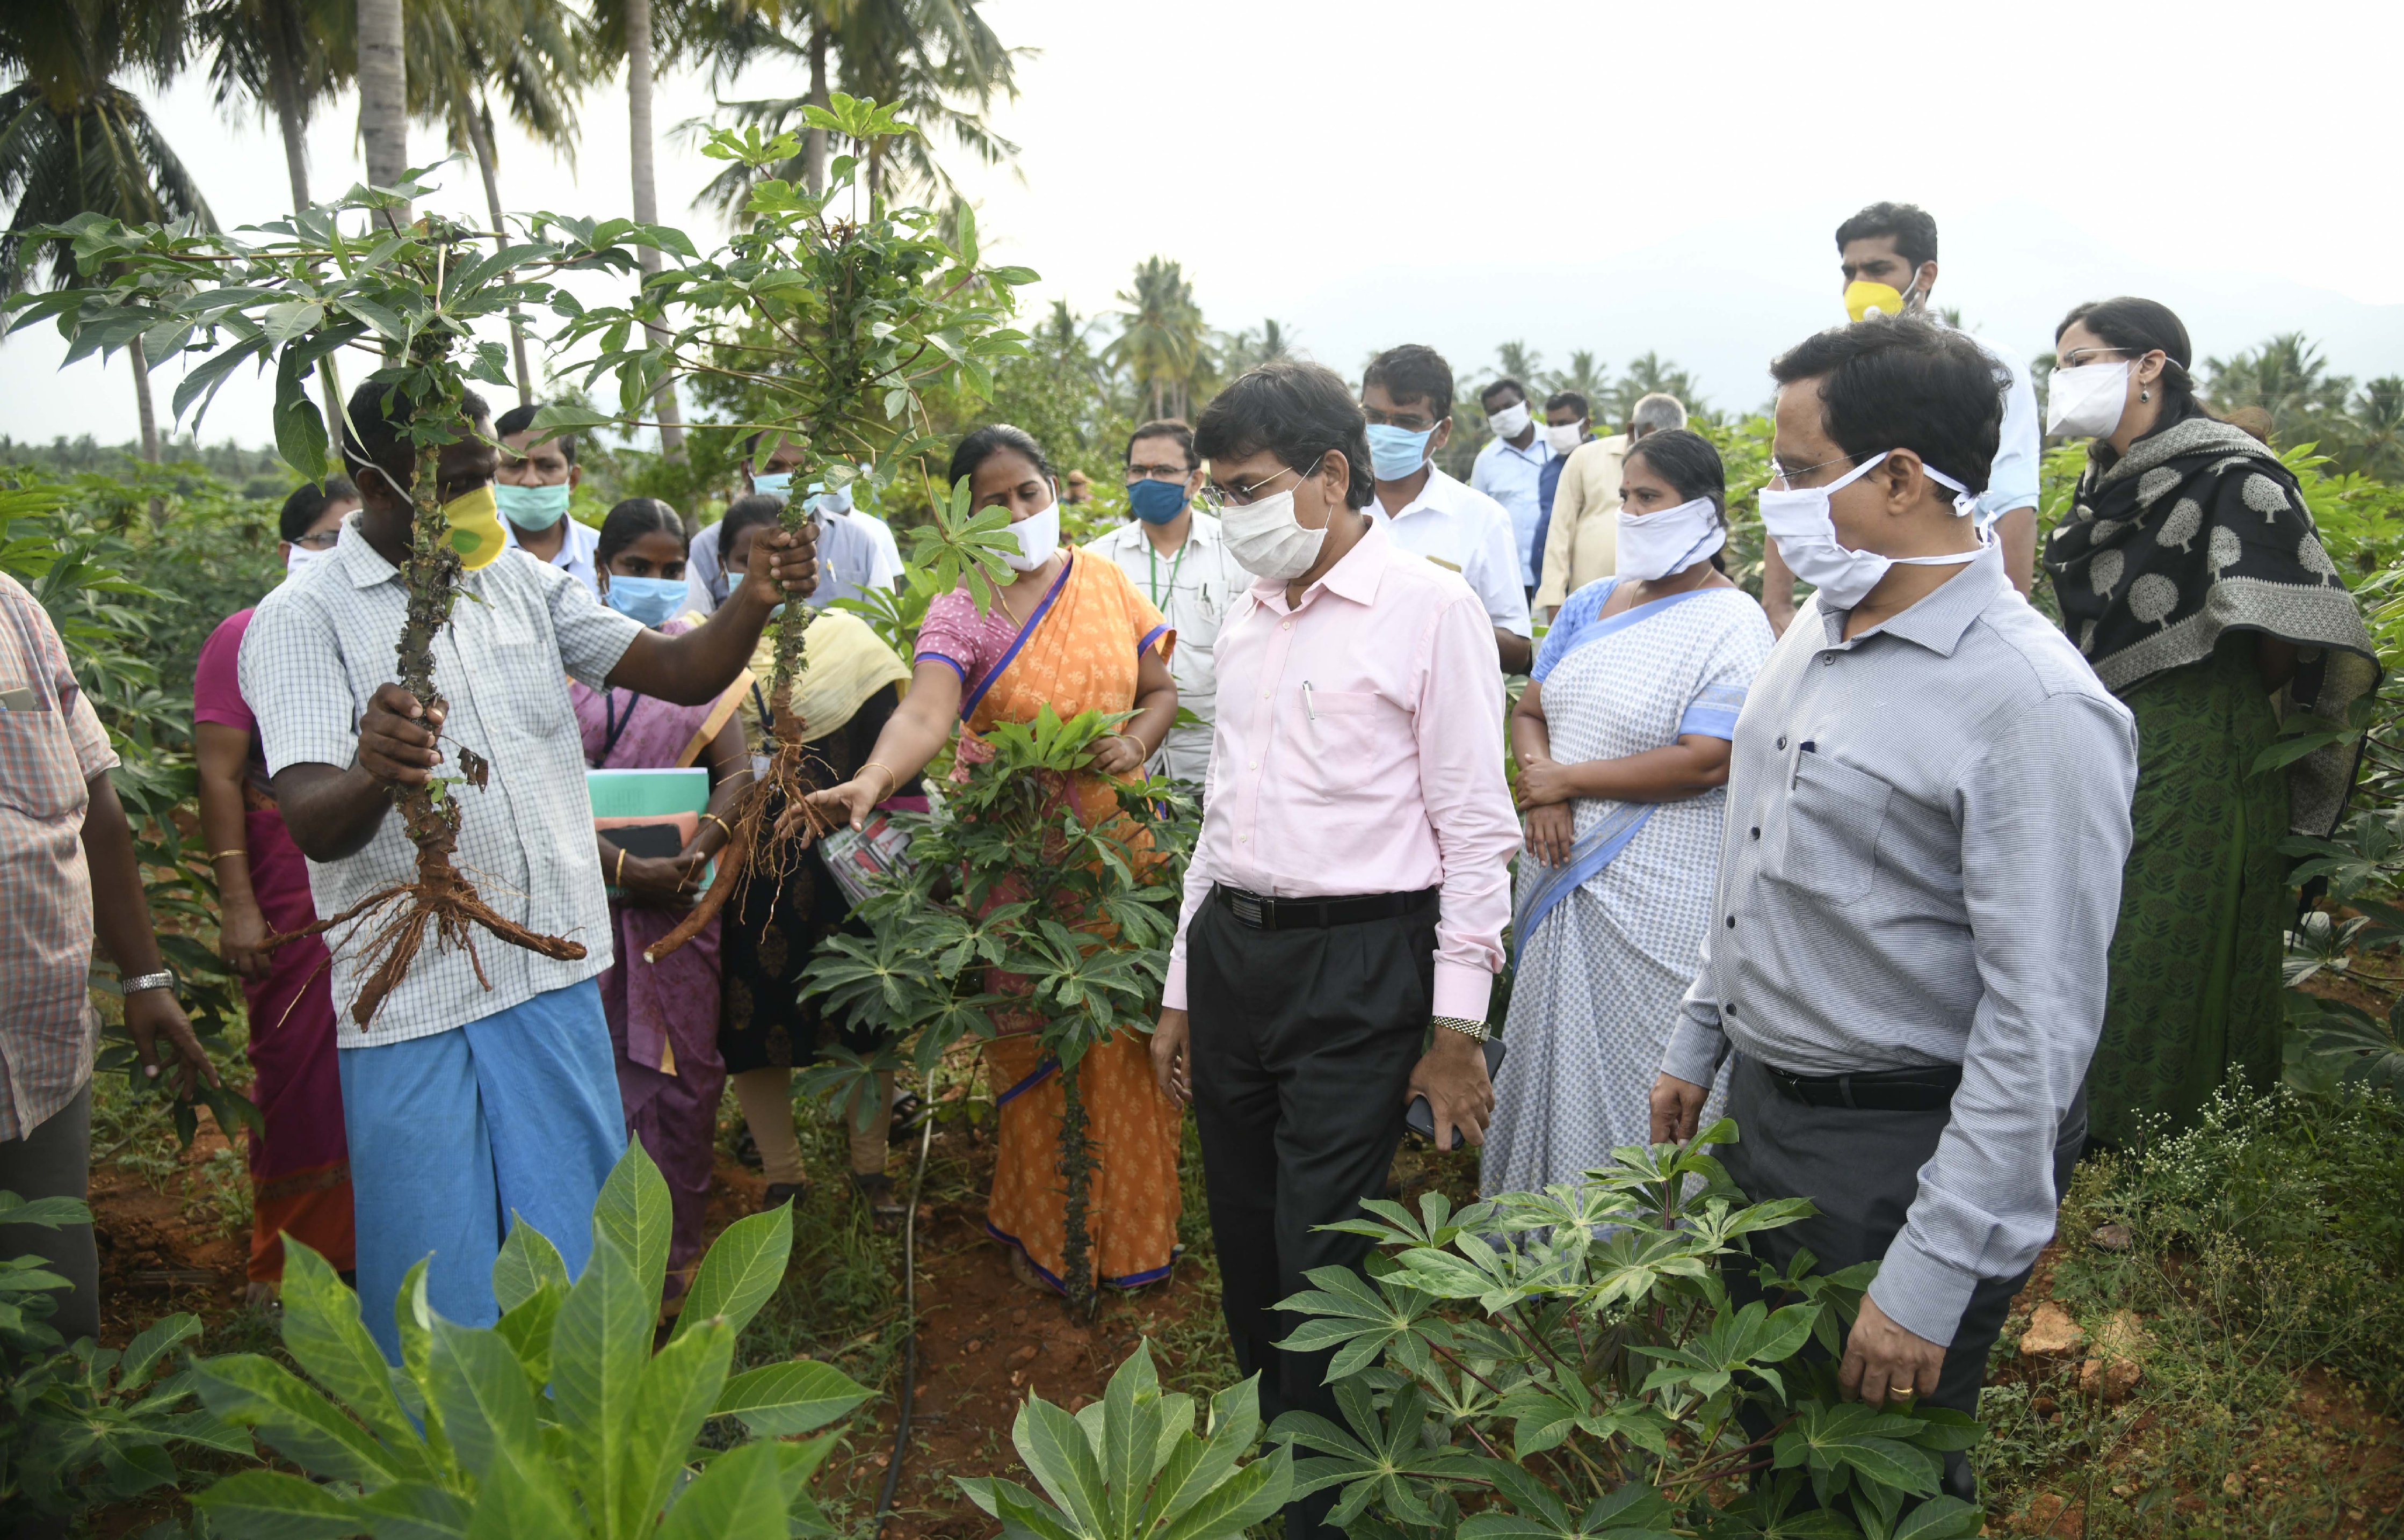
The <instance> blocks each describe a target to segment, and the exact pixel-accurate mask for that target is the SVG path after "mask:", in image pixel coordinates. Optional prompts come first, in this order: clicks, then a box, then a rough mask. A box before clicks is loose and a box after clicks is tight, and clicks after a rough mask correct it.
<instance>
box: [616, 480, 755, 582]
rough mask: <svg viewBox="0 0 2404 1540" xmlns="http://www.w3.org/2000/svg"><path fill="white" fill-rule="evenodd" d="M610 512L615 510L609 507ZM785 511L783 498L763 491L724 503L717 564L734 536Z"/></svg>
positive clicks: (723, 559)
mask: <svg viewBox="0 0 2404 1540" xmlns="http://www.w3.org/2000/svg"><path fill="white" fill-rule="evenodd" d="M610 511H611V512H612V514H614V513H615V512H616V511H617V510H616V509H614V508H613V509H611V510H610ZM784 511H785V500H784V499H783V498H781V497H771V496H769V495H768V494H767V493H764V492H753V493H744V494H743V495H742V496H740V497H738V498H736V499H735V500H734V502H732V503H729V504H727V505H726V517H725V518H723V519H721V520H719V521H718V565H719V567H720V570H723V569H724V568H725V566H726V563H727V562H728V561H729V560H731V559H732V558H733V557H734V537H735V536H736V535H738V534H742V533H743V532H744V531H745V530H748V529H749V528H751V527H752V526H753V525H755V524H773V523H776V520H777V518H778V516H779V515H781V514H782V513H783V512H784Z"/></svg>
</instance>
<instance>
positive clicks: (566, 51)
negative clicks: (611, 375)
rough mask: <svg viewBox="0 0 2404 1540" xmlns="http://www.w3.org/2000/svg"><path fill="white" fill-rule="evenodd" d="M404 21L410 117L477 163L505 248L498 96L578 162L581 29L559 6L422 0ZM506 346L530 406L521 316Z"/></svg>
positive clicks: (542, 138)
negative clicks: (433, 127)
mask: <svg viewBox="0 0 2404 1540" xmlns="http://www.w3.org/2000/svg"><path fill="white" fill-rule="evenodd" d="M406 21H407V24H408V29H409V30H408V57H409V106H410V112H411V114H412V116H413V117H415V118H419V119H421V120H424V121H431V122H436V123H440V125H441V126H442V130H443V132H444V135H445V137H446V138H447V139H448V141H449V143H450V145H451V147H452V148H453V149H454V150H461V151H465V152H467V153H468V154H471V155H473V156H474V157H475V160H476V169H477V171H478V172H480V173H482V176H483V181H484V206H485V208H486V209H487V210H488V211H489V212H490V214H491V215H492V221H493V233H494V241H495V243H496V245H505V244H507V243H508V237H507V234H506V232H505V231H504V229H503V228H502V214H501V184H500V157H499V152H498V150H497V149H496V147H495V143H494V134H493V105H492V98H493V94H494V93H495V92H496V91H497V92H498V93H499V94H500V96H501V98H502V100H503V101H504V103H505V104H506V105H507V107H508V110H509V114H510V118H511V119H512V120H513V121H514V122H516V123H517V125H518V126H519V127H520V128H523V129H524V130H525V131H526V132H527V133H528V134H529V135H530V136H532V137H533V138H534V139H536V140H537V141H538V142H539V143H542V144H545V145H548V146H552V148H553V149H556V150H559V151H561V152H562V153H564V154H566V155H568V156H569V157H571V159H572V158H573V156H574V154H575V150H576V94H577V92H578V91H579V90H580V89H581V88H582V86H583V83H584V77H585V68H584V65H585V58H586V54H587V51H588V50H587V49H586V47H585V43H584V39H583V36H582V32H581V26H580V21H579V20H578V18H577V17H576V16H575V15H574V14H573V13H571V12H570V11H568V10H567V8H566V7H564V6H562V5H561V4H559V0H418V3H413V4H412V5H411V6H410V7H409V9H408V13H407V17H406ZM510 352H511V354H513V355H514V359H515V362H516V365H517V379H518V401H519V403H520V404H521V405H531V404H532V403H533V401H534V375H533V372H532V371H531V370H530V369H529V368H527V367H526V348H525V327H524V326H523V325H521V324H520V323H519V322H518V321H516V320H515V319H512V320H511V321H510Z"/></svg>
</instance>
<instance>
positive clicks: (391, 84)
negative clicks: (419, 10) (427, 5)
mask: <svg viewBox="0 0 2404 1540" xmlns="http://www.w3.org/2000/svg"><path fill="white" fill-rule="evenodd" d="M357 6H358V10H357V15H358V77H359V145H360V147H361V149H362V150H363V151H364V152H365V154H366V157H367V162H368V181H369V182H370V184H371V185H373V186H375V187H398V186H399V185H400V180H401V177H402V176H403V175H404V174H405V173H407V172H408V170H409V64H408V59H409V55H408V47H409V44H408V33H407V29H406V28H405V27H404V26H403V25H402V21H401V4H400V0H357ZM386 217H387V218H389V219H390V220H391V221H392V224H393V228H394V229H399V228H400V227H401V226H402V225H403V224H405V223H407V222H408V218H409V210H408V209H407V208H406V207H403V208H398V209H394V210H391V211H388V213H387V214H386Z"/></svg>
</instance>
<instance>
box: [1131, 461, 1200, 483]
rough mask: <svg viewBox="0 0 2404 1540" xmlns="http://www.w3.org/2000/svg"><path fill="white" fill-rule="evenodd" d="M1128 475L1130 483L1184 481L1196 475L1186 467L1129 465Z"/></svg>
mask: <svg viewBox="0 0 2404 1540" xmlns="http://www.w3.org/2000/svg"><path fill="white" fill-rule="evenodd" d="M1126 473H1127V479H1128V480H1130V481H1182V480H1184V479H1186V478H1187V477H1189V476H1191V475H1193V474H1194V472H1193V469H1192V468H1191V467H1190V466H1186V465H1129V466H1128V467H1127V468H1126Z"/></svg>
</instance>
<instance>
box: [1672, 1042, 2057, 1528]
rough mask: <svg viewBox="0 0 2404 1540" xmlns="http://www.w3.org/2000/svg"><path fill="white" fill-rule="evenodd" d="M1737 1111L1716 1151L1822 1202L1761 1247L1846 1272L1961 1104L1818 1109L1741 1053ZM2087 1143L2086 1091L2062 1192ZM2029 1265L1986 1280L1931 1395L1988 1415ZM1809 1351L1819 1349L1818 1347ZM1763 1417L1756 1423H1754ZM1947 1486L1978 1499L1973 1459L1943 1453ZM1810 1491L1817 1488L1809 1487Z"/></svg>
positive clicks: (1904, 1202)
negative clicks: (2000, 1349) (1991, 1371)
mask: <svg viewBox="0 0 2404 1540" xmlns="http://www.w3.org/2000/svg"><path fill="white" fill-rule="evenodd" d="M1727 1115H1728V1116H1729V1117H1733V1118H1735V1119H1736V1126H1737V1132H1738V1142H1737V1143H1736V1144H1734V1145H1720V1146H1718V1147H1717V1148H1716V1149H1715V1150H1714V1151H1713V1152H1712V1153H1714V1154H1715V1155H1717V1156H1718V1157H1719V1158H1720V1163H1721V1164H1722V1165H1724V1166H1726V1168H1727V1173H1728V1176H1729V1178H1730V1179H1731V1180H1733V1181H1734V1182H1735V1183H1736V1185H1737V1186H1738V1187H1739V1188H1740V1190H1741V1191H1742V1192H1743V1193H1744V1195H1745V1197H1746V1199H1748V1200H1751V1201H1753V1202H1755V1203H1761V1202H1767V1201H1768V1200H1771V1199H1774V1198H1808V1199H1810V1200H1811V1201H1812V1203H1813V1204H1814V1205H1816V1206H1817V1207H1818V1209H1819V1211H1820V1212H1819V1213H1818V1214H1814V1215H1813V1216H1812V1217H1810V1218H1809V1219H1805V1220H1802V1221H1800V1222H1798V1223H1796V1224H1792V1225H1787V1226H1785V1227H1783V1228H1779V1229H1773V1230H1764V1231H1759V1232H1756V1233H1755V1234H1754V1236H1753V1237H1752V1242H1753V1250H1754V1256H1758V1257H1760V1258H1762V1259H1763V1260H1765V1261H1768V1262H1769V1263H1771V1264H1772V1265H1773V1266H1775V1267H1776V1268H1778V1269H1779V1270H1781V1271H1784V1270H1785V1269H1786V1268H1787V1267H1788V1266H1789V1265H1790V1264H1791V1263H1792V1262H1793V1261H1794V1259H1795V1254H1796V1252H1797V1251H1798V1250H1801V1249H1804V1248H1806V1247H1808V1248H1810V1252H1811V1255H1812V1256H1815V1257H1817V1258H1818V1259H1819V1260H1818V1264H1817V1268H1816V1270H1817V1271H1820V1272H1837V1271H1840V1270H1842V1269H1846V1268H1850V1267H1852V1265H1853V1264H1854V1263H1856V1262H1868V1261H1875V1260H1878V1259H1880V1258H1882V1257H1884V1256H1886V1251H1887V1247H1888V1246H1890V1245H1892V1244H1893V1243H1894V1238H1895V1236H1896V1235H1897V1234H1898V1233H1899V1232H1900V1231H1901V1230H1902V1229H1903V1222H1904V1217H1905V1215H1906V1214H1907V1213H1908V1212H1909V1210H1910V1208H1911V1202H1912V1200H1913V1199H1914V1198H1916V1197H1918V1196H1919V1194H1920V1168H1921V1167H1922V1166H1923V1165H1925V1164H1926V1163H1927V1161H1928V1158H1929V1157H1930V1156H1932V1155H1934V1154H1936V1141H1937V1140H1938V1138H1940V1137H1941V1136H1942V1135H1943V1134H1944V1132H1945V1126H1946V1124H1948V1123H1949V1122H1950V1121H1951V1120H1952V1117H1953V1114H1952V1109H1951V1108H1950V1107H1936V1108H1932V1109H1929V1110H1927V1111H1924V1112H1919V1111H1915V1112H1888V1111H1878V1110H1870V1109H1864V1108H1855V1107H1815V1106H1810V1105H1806V1104H1805V1103H1801V1102H1797V1101H1794V1100H1792V1099H1790V1098H1788V1097H1787V1096H1785V1095H1784V1094H1782V1092H1781V1091H1780V1090H1779V1089H1778V1088H1777V1086H1776V1085H1775V1084H1774V1083H1773V1082H1772V1081H1771V1080H1770V1078H1769V1076H1768V1075H1767V1074H1765V1073H1763V1071H1762V1068H1761V1066H1760V1064H1759V1063H1757V1062H1755V1061H1753V1060H1750V1059H1747V1058H1745V1057H1744V1056H1742V1055H1739V1056H1738V1058H1737V1061H1736V1067H1735V1070H1734V1072H1733V1073H1732V1075H1731V1077H1730V1079H1729V1082H1728V1100H1727ZM2086 1144H2087V1093H2086V1092H2085V1091H2083V1090H2082V1091H2080V1092H2079V1093H2078V1099H2077V1100H2076V1101H2075V1102H2073V1103H2071V1104H2070V1113H2069V1116H2067V1117H2064V1118H2063V1119H2062V1126H2061V1129H2060V1130H2059V1131H2058V1132H2057V1134H2056V1136H2055V1139H2054V1146H2053V1190H2054V1193H2055V1195H2056V1196H2057V1198H2058V1197H2059V1196H2060V1194H2061V1193H2062V1191H2063V1190H2064V1189H2065V1188H2067V1187H2068V1186H2070V1174H2071V1172H2072V1170H2073V1169H2074V1168H2076V1166H2077V1164H2078V1155H2079V1151H2080V1150H2081V1149H2083V1148H2084V1147H2085V1146H2086ZM2028 1278H2029V1269H2025V1268H2023V1269H2020V1272H2019V1273H2018V1274H2016V1275H2014V1276H2013V1277H2010V1278H1982V1279H1980V1280H1979V1281H1978V1287H1977V1288H1976V1289H1974V1290H1972V1291H1971V1295H1970V1303H1969V1305H1968V1307H1967V1308H1966V1309H1964V1311H1963V1312H1962V1324H1961V1325H1959V1326H1957V1327H1955V1328H1954V1331H1953V1340H1952V1342H1951V1343H1950V1345H1949V1346H1948V1347H1947V1348H1946V1350H1945V1367H1944V1369H1943V1370H1942V1371H1941V1373H1940V1374H1939V1375H1938V1377H1937V1388H1936V1394H1934V1395H1930V1396H1924V1397H1922V1404H1923V1405H1928V1406H1937V1407H1950V1408H1953V1409H1954V1410H1956V1411H1963V1412H1968V1413H1969V1414H1971V1415H1972V1416H1976V1415H1978V1391H1979V1389H1980V1387H1982V1386H1983V1385H1985V1383H1986V1382H1987V1354H1988V1352H1989V1351H1990V1350H1991V1349H1992V1348H1993V1347H1994V1345H1995V1339H1996V1338H1997V1337H1998V1336H2000V1335H2001V1334H2002V1332H2003V1329H2004V1318H2005V1317H2006V1315H2008V1314H2009V1313H2010V1311H2011V1305H2012V1297H2013V1296H2015V1295H2017V1294H2019V1293H2020V1290H2021V1289H2022V1288H2024V1287H2025V1286H2027V1283H2028ZM1726 1281H1727V1290H1728V1298H1729V1301H1730V1302H1731V1303H1732V1304H1735V1305H1738V1306H1740V1307H1741V1306H1743V1305H1745V1304H1746V1303H1748V1302H1750V1301H1752V1300H1754V1299H1758V1298H1760V1297H1761V1290H1760V1288H1759V1287H1758V1286H1757V1285H1756V1284H1755V1283H1754V1280H1753V1278H1752V1276H1751V1274H1750V1273H1745V1274H1742V1275H1740V1274H1738V1273H1737V1272H1736V1271H1735V1269H1730V1271H1729V1272H1728V1274H1727V1275H1726ZM1807 1351H1809V1352H1810V1353H1815V1354H1816V1353H1818V1352H1819V1350H1818V1348H1817V1346H1816V1345H1815V1346H1814V1347H1812V1348H1811V1349H1810V1350H1807ZM1744 1417H1745V1426H1746V1427H1747V1428H1749V1429H1752V1430H1753V1431H1754V1436H1756V1437H1758V1436H1760V1435H1761V1434H1763V1433H1767V1432H1768V1429H1769V1422H1768V1419H1767V1418H1766V1417H1763V1416H1762V1415H1761V1413H1760V1410H1759V1408H1748V1410H1747V1411H1746V1413H1745V1414H1744ZM1756 1422H1758V1426H1756V1425H1755V1424H1756ZM1945 1488H1946V1490H1947V1491H1950V1492H1951V1493H1952V1494H1953V1495H1954V1496H1956V1497H1960V1498H1962V1499H1963V1500H1964V1501H1965V1502H1967V1501H1975V1500H1976V1498H1977V1494H1978V1488H1977V1484H1976V1482H1975V1481H1974V1480H1973V1479H1972V1478H1971V1475H1970V1463H1969V1457H1968V1456H1967V1455H1966V1454H1964V1453H1963V1452H1961V1451H1959V1450H1956V1451H1954V1452H1953V1453H1950V1454H1948V1455H1947V1456H1946V1457H1945ZM1805 1501H1806V1502H1807V1503H1808V1502H1809V1501H1810V1494H1809V1493H1808V1492H1807V1493H1806V1494H1805Z"/></svg>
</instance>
